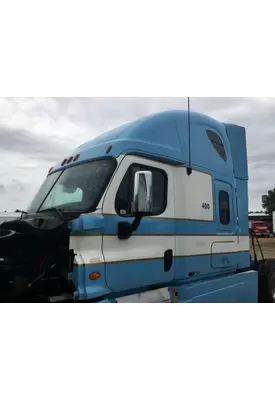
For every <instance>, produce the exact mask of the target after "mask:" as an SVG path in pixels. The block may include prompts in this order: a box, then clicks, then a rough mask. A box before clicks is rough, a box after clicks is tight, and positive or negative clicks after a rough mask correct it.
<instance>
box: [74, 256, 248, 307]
mask: <svg viewBox="0 0 275 400" xmlns="http://www.w3.org/2000/svg"><path fill="white" fill-rule="evenodd" d="M234 256H235V257H236V260H238V261H239V263H240V264H239V265H240V268H247V267H248V266H249V253H248V252H243V253H239V254H234ZM174 264H175V270H176V276H175V278H174V277H173V274H172V272H168V273H167V278H166V279H167V281H168V282H169V283H170V285H176V284H178V281H182V280H185V281H186V285H188V282H190V281H194V280H198V279H202V278H203V277H206V276H209V279H211V275H214V274H216V275H217V273H218V272H220V273H221V271H213V269H211V265H210V256H196V257H175V259H174ZM162 271H163V259H159V260H145V261H142V260H139V261H133V262H129V261H128V262H120V263H114V264H110V263H109V264H106V267H105V266H104V265H98V266H96V265H93V266H86V267H75V268H74V272H73V274H72V280H73V282H74V284H75V286H76V288H77V292H76V294H75V295H76V297H78V298H79V299H81V300H88V299H93V298H96V297H100V296H104V295H105V296H107V295H110V294H111V292H113V295H114V296H118V295H119V294H121V293H122V292H123V293H124V294H125V295H127V294H132V293H136V292H138V291H140V290H141V288H146V287H149V286H150V285H151V284H152V283H156V282H157V283H159V284H162V282H159V280H158V277H159V275H160V274H161V273H162ZM194 271H195V272H196V274H195V275H194V276H193V275H192V276H190V273H193V272H194ZM91 272H100V274H101V277H100V278H99V279H98V280H96V281H91V280H90V279H89V275H90V273H91ZM222 273H223V274H224V273H226V270H225V271H222ZM106 279H107V281H108V282H111V283H112V291H111V289H110V288H109V287H108V286H107V284H106ZM217 282H218V281H217ZM163 285H164V286H167V282H163Z"/></svg>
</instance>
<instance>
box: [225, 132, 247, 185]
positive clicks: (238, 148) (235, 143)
mask: <svg viewBox="0 0 275 400" xmlns="http://www.w3.org/2000/svg"><path fill="white" fill-rule="evenodd" d="M225 128H226V132H227V136H228V139H229V143H230V148H231V154H232V162H233V167H234V175H235V177H236V178H239V179H243V180H248V168H247V147H246V134H245V129H244V128H242V127H240V126H237V125H232V124H225Z"/></svg>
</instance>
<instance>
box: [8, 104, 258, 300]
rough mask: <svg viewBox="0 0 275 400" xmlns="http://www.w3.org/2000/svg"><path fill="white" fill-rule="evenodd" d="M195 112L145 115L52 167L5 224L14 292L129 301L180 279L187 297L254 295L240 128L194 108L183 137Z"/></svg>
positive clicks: (244, 297) (180, 287)
mask: <svg viewBox="0 0 275 400" xmlns="http://www.w3.org/2000/svg"><path fill="white" fill-rule="evenodd" d="M188 121H189V118H188V113H187V112H185V111H181V110H175V111H168V112H162V113H158V114H155V115H151V116H148V117H145V118H142V119H139V120H137V121H134V122H132V123H129V124H126V125H123V126H121V127H119V128H117V129H115V130H113V131H111V132H107V133H105V134H103V135H101V136H99V137H97V138H95V139H93V140H91V141H89V142H87V143H84V144H83V145H81V146H80V147H78V148H77V149H75V150H74V151H73V152H72V153H71V154H68V155H66V156H65V158H64V159H62V160H60V162H58V163H57V164H56V165H55V166H54V167H53V168H51V169H50V171H49V174H48V176H47V178H46V179H45V181H44V182H43V184H42V186H41V187H40V189H39V190H38V192H37V194H36V196H35V197H34V199H33V201H32V202H31V204H30V205H29V207H28V209H27V210H26V213H24V214H23V215H22V218H21V219H20V221H13V222H7V223H5V224H2V225H1V228H2V233H1V230H0V239H1V240H0V256H1V251H2V253H3V256H4V258H5V268H4V270H5V271H8V276H9V282H12V283H9V285H13V282H14V281H15V277H17V278H18V276H21V278H22V279H21V281H20V282H21V283H20V284H18V285H17V286H16V293H18V292H19V293H20V294H21V293H30V292H31V293H32V294H35V295H38V296H40V297H41V296H42V297H43V298H44V299H51V300H53V299H56V301H63V300H64V301H65V300H66V299H70V300H72V301H89V302H122V301H123V300H122V299H124V300H125V299H127V298H128V299H129V298H131V296H139V298H141V297H142V295H143V294H144V293H147V294H148V293H151V294H152V293H153V292H154V293H156V292H155V291H158V293H160V291H163V290H165V293H166V294H167V293H171V298H172V297H173V295H172V291H171V290H172V288H174V289H175V288H176V290H177V292H178V299H179V301H181V302H208V301H211V302H223V301H225V302H235V301H236V302H257V301H258V274H257V271H254V270H251V268H250V249H249V226H248V190H247V183H248V172H247V154H246V137H245V129H244V128H242V127H239V126H236V125H230V124H223V123H220V122H218V121H216V120H214V119H212V118H209V117H207V116H205V115H202V114H198V113H191V115H190V122H191V132H192V134H191V135H190V136H188V131H189V125H188V124H189V122H188ZM4 243H5V246H4ZM23 243H24V246H23ZM16 246H17V248H20V251H19V253H18V251H17V254H20V267H19V265H18V263H19V260H18V257H17V258H16V257H15V255H14V249H15V247H16ZM23 278H24V279H23ZM22 281H23V282H24V284H22ZM10 291H11V289H10V288H9V289H7V290H6V292H10ZM161 293H162V295H161V296H160V297H161V298H165V302H167V297H165V296H166V295H163V292H161ZM129 296H130V297H129ZM156 297H158V296H156Z"/></svg>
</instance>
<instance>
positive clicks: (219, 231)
mask: <svg viewBox="0 0 275 400" xmlns="http://www.w3.org/2000/svg"><path fill="white" fill-rule="evenodd" d="M213 186H214V199H215V225H216V239H215V241H214V242H213V243H212V246H211V265H212V268H214V269H224V268H228V269H231V268H235V267H237V264H238V259H237V257H236V249H237V248H238V237H237V221H236V210H235V207H234V204H235V202H234V201H233V193H234V190H233V185H232V184H231V183H229V182H228V183H227V182H223V181H219V180H214V181H213Z"/></svg>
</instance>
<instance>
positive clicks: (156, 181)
mask: <svg viewBox="0 0 275 400" xmlns="http://www.w3.org/2000/svg"><path fill="white" fill-rule="evenodd" d="M142 170H147V171H148V170H149V171H151V172H152V175H153V214H154V215H159V214H162V213H163V212H164V211H165V209H166V205H167V175H166V173H165V172H164V171H162V170H160V169H156V168H152V167H147V166H145V165H136V164H135V165H131V166H130V167H129V169H128V171H127V172H126V174H125V175H124V178H123V179H122V182H121V184H120V186H119V189H118V192H117V195H116V199H115V209H116V212H117V214H118V215H121V216H125V217H126V216H130V215H131V202H132V198H133V190H134V176H135V173H136V172H138V171H142Z"/></svg>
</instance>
